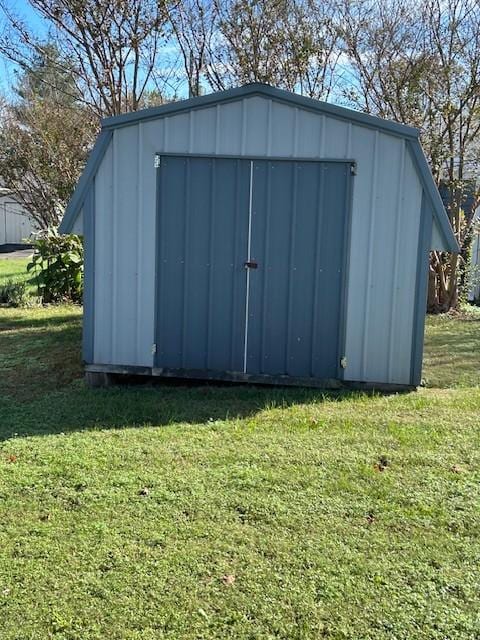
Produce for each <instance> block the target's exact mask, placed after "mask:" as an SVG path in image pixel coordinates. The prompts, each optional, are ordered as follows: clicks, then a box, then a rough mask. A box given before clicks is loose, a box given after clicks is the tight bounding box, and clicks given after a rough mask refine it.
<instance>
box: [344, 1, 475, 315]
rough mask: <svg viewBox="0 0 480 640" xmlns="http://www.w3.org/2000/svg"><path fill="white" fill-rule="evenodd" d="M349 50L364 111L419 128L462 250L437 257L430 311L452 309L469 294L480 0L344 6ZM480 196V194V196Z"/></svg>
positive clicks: (354, 90) (352, 90) (355, 92)
mask: <svg viewBox="0 0 480 640" xmlns="http://www.w3.org/2000/svg"><path fill="white" fill-rule="evenodd" d="M343 24H344V36H343V40H344V46H345V52H346V54H347V55H348V57H349V60H350V64H351V66H352V76H351V80H352V82H351V86H350V87H348V89H346V93H347V94H348V97H349V99H350V100H351V101H352V102H353V103H354V104H355V105H356V106H358V107H360V108H362V109H363V110H365V111H368V112H370V113H374V114H376V115H380V116H383V117H387V118H393V119H395V120H398V121H400V122H405V123H407V124H411V125H413V126H416V127H418V128H419V129H420V131H421V138H422V144H423V147H424V149H425V152H426V154H427V157H428V159H429V162H430V167H431V169H432V173H433V175H434V178H435V179H436V181H437V183H438V184H439V185H440V184H441V183H442V184H443V185H444V186H445V185H447V189H448V191H449V197H448V202H449V204H448V206H447V211H448V214H449V217H450V221H451V223H452V227H453V230H454V232H455V235H456V237H457V240H458V242H459V244H460V247H461V251H462V252H461V255H460V262H459V258H458V257H457V256H456V255H449V254H444V253H441V252H435V253H433V254H432V257H431V263H430V287H429V308H430V309H431V310H440V311H446V310H448V309H450V308H451V307H455V306H456V305H457V303H458V299H459V296H460V295H461V294H462V293H464V292H463V291H462V285H464V284H465V280H464V277H463V273H464V266H465V265H466V263H467V262H468V254H469V251H470V245H471V238H472V226H471V225H472V216H471V215H470V214H469V212H467V211H464V210H463V208H462V203H463V202H464V200H465V198H464V193H463V191H464V185H465V180H466V179H470V180H469V185H471V184H472V182H471V179H472V178H473V179H476V178H478V177H479V176H478V168H477V167H478V164H477V162H476V157H477V152H478V143H477V138H478V134H479V133H480V117H479V106H480V102H479V101H480V6H479V4H478V2H476V0H447V1H446V2H443V1H441V0H429V1H428V2H426V3H418V2H414V1H410V2H407V3H396V2H394V1H393V0H382V1H381V2H374V1H373V0H360V1H357V2H350V0H345V2H344V5H343ZM477 195H478V194H477Z"/></svg>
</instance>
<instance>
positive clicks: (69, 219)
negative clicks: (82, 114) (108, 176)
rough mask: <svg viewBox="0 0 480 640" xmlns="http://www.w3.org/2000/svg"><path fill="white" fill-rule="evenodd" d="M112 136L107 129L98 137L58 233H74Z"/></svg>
mask: <svg viewBox="0 0 480 640" xmlns="http://www.w3.org/2000/svg"><path fill="white" fill-rule="evenodd" d="M112 135H113V133H112V131H111V130H109V129H107V130H104V131H103V130H102V131H101V132H100V135H99V136H98V137H97V139H96V141H95V144H94V145H93V149H92V150H91V152H90V155H89V156H88V160H87V164H86V165H85V169H84V170H83V173H82V175H81V176H80V179H79V181H78V183H77V186H76V187H75V191H74V192H73V195H72V197H71V198H70V202H69V203H68V206H67V208H66V210H65V213H64V215H63V218H62V221H61V223H60V226H59V227H58V231H59V232H60V233H72V229H73V226H74V224H75V220H76V219H77V216H78V214H79V212H80V209H81V208H82V205H83V202H84V200H85V196H86V194H87V191H88V187H89V186H90V184H91V183H92V182H93V178H94V177H95V174H96V172H97V169H98V167H99V165H100V162H101V161H102V159H103V156H104V155H105V151H106V150H107V147H108V144H109V142H110V140H111V138H112Z"/></svg>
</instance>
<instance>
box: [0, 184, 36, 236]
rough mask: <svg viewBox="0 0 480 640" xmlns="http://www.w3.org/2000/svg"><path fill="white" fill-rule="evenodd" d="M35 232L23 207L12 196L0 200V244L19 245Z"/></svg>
mask: <svg viewBox="0 0 480 640" xmlns="http://www.w3.org/2000/svg"><path fill="white" fill-rule="evenodd" d="M33 231H34V226H33V224H32V221H31V220H30V218H29V217H28V215H27V213H26V212H25V210H24V209H23V207H22V205H21V204H20V203H19V202H16V201H15V200H12V198H11V197H10V196H7V197H4V198H0V244H17V243H21V242H22V241H23V240H26V239H28V238H29V236H30V234H31V233H32V232H33Z"/></svg>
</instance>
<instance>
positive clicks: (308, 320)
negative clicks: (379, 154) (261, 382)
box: [247, 161, 349, 378]
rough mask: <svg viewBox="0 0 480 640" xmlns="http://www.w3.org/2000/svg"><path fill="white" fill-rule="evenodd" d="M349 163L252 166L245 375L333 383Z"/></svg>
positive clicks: (281, 162) (336, 367) (290, 163)
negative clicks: (251, 263)
mask: <svg viewBox="0 0 480 640" xmlns="http://www.w3.org/2000/svg"><path fill="white" fill-rule="evenodd" d="M348 178H349V167H348V164H343V163H315V162H284V161H277V162H274V161H273V162H270V161H255V163H254V171H253V206H252V250H251V257H252V258H253V259H254V260H256V261H257V262H258V269H257V270H255V271H251V273H250V303H249V321H248V334H247V372H248V373H255V374H268V375H291V376H298V377H316V378H335V377H337V376H338V361H339V353H338V334H339V327H340V321H341V316H340V314H341V300H342V288H343V275H344V274H343V269H344V236H345V224H346V193H347V186H348V185H347V180H348Z"/></svg>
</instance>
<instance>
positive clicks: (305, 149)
mask: <svg viewBox="0 0 480 640" xmlns="http://www.w3.org/2000/svg"><path fill="white" fill-rule="evenodd" d="M113 146H114V149H115V161H113V156H112V151H111V148H110V149H109V151H107V154H106V156H105V158H104V160H103V163H102V166H101V167H100V170H99V174H98V175H99V179H97V181H96V185H97V186H96V196H97V201H96V210H97V234H98V235H99V238H98V239H97V243H96V282H97V288H96V305H97V308H96V314H95V315H96V320H95V327H96V335H95V359H96V362H98V363H110V362H113V363H117V364H143V365H147V366H148V365H151V364H152V361H153V360H152V354H151V346H152V342H153V335H154V331H153V317H154V310H153V302H154V296H153V292H154V264H155V246H154V238H155V169H154V166H153V160H154V154H155V153H156V152H170V153H178V154H182V153H197V154H215V153H216V154H225V155H233V156H240V157H241V156H252V155H253V156H278V157H290V158H293V157H303V158H343V159H350V158H351V159H355V160H356V161H357V163H358V174H357V176H356V177H355V178H354V191H353V210H352V235H351V245H352V250H351V258H350V273H349V293H348V305H347V306H348V308H347V339H346V344H347V348H346V355H347V359H348V366H347V369H346V372H345V377H346V379H350V380H365V381H378V380H381V381H390V382H397V383H408V382H409V371H410V358H411V333H412V323H413V304H414V292H415V265H416V255H417V240H418V235H417V230H418V224H419V218H420V206H421V185H420V181H419V179H418V176H417V174H416V172H415V170H414V168H413V166H412V162H411V159H410V156H409V154H408V153H406V150H405V142H404V140H403V139H402V138H399V137H396V136H394V135H390V134H386V133H379V132H377V131H375V130H373V129H370V128H367V127H363V126H360V125H356V124H355V125H353V124H351V123H348V122H344V121H340V120H337V119H335V118H333V117H330V116H325V115H317V114H314V113H311V112H309V111H304V110H302V109H299V108H296V107H292V106H287V105H284V104H280V103H277V102H275V101H272V100H269V99H265V98H261V97H252V98H247V99H243V100H238V101H235V102H230V103H223V104H221V105H216V106H213V107H208V108H204V109H201V110H197V111H191V112H188V113H182V114H178V115H172V116H170V117H165V118H163V119H159V120H153V121H147V122H144V123H141V124H136V125H132V126H128V127H124V128H120V129H116V130H115V131H114V134H113ZM110 147H112V143H111V145H110ZM102 176H104V177H105V178H106V179H104V178H102ZM399 192H400V194H401V196H402V197H401V198H400V199H398V198H397V196H398V194H399ZM132 194H133V195H132ZM113 211H115V215H113ZM112 246H113V249H112ZM112 253H113V255H112ZM109 273H111V274H112V277H111V278H108V277H107V278H105V279H104V276H108V274H109ZM99 288H100V291H102V294H101V295H99V293H98V290H99ZM132 330H133V333H134V335H135V339H134V340H133V339H132ZM386 354H387V356H386Z"/></svg>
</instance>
